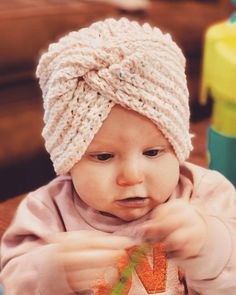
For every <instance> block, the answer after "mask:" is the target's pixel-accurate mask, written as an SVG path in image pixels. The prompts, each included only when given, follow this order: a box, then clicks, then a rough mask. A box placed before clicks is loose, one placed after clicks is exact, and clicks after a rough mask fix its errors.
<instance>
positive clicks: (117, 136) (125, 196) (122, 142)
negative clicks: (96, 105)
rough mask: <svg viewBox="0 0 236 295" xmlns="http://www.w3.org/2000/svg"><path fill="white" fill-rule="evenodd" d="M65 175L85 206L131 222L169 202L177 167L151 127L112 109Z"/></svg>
mask: <svg viewBox="0 0 236 295" xmlns="http://www.w3.org/2000/svg"><path fill="white" fill-rule="evenodd" d="M70 172H71V176H72V180H73V183H74V186H75V189H76V191H77V193H78V195H79V196H80V198H81V199H82V200H83V201H84V202H85V203H87V204H88V205H89V206H91V207H93V208H94V209H96V210H98V211H102V212H106V213H110V214H112V215H115V216H117V217H119V218H121V219H122V220H126V221H131V220H134V219H137V218H140V217H142V216H144V215H145V214H147V213H148V212H149V211H150V210H151V209H153V207H155V206H157V205H158V204H161V203H163V202H165V201H166V200H167V199H168V198H169V196H170V195H171V193H172V192H173V190H174V189H175V187H176V185H177V183H178V180H179V162H178V160H177V158H176V156H175V154H174V152H173V150H172V147H171V145H170V144H169V142H168V141H167V140H166V139H165V137H164V136H163V135H162V133H161V132H160V131H159V130H158V128H157V126H156V125H155V124H154V123H153V122H152V121H150V120H149V119H147V118H146V117H143V116H142V115H140V114H138V113H136V112H134V111H131V110H127V109H124V108H122V107H120V106H115V107H113V108H112V110H111V112H110V114H109V115H108V117H107V119H106V120H105V121H104V123H103V125H102V127H101V128H100V130H99V132H98V133H97V134H96V136H95V137H94V139H93V141H92V143H91V144H90V145H89V147H88V149H87V151H86V153H85V154H84V156H83V158H82V159H81V160H80V161H79V162H78V163H77V164H75V165H74V167H73V168H72V169H71V171H70Z"/></svg>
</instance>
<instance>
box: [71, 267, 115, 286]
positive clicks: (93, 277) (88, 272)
mask: <svg viewBox="0 0 236 295" xmlns="http://www.w3.org/2000/svg"><path fill="white" fill-rule="evenodd" d="M67 277H68V281H69V284H70V285H72V284H73V285H75V284H76V286H77V287H76V289H77V290H86V289H93V288H94V287H95V286H96V285H97V284H99V282H101V281H102V282H104V283H108V284H109V285H115V284H116V283H117V282H118V281H119V277H120V276H119V272H118V270H117V268H115V267H106V268H94V269H90V268H89V269H84V270H81V271H77V272H70V273H68V274H67Z"/></svg>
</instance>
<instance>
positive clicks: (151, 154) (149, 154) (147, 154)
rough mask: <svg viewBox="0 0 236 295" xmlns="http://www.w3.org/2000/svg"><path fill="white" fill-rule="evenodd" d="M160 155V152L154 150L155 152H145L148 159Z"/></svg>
mask: <svg viewBox="0 0 236 295" xmlns="http://www.w3.org/2000/svg"><path fill="white" fill-rule="evenodd" d="M159 153H160V150H158V149H153V150H148V151H145V152H143V155H144V156H148V157H156V156H157V155H158V154H159Z"/></svg>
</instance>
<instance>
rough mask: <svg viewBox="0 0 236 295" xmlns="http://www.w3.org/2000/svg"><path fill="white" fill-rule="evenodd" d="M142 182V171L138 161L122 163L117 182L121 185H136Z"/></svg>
mask: <svg viewBox="0 0 236 295" xmlns="http://www.w3.org/2000/svg"><path fill="white" fill-rule="evenodd" d="M142 182H143V171H142V169H141V167H140V166H139V165H138V163H134V162H132V161H129V162H126V163H124V164H123V165H122V167H121V169H120V171H119V173H118V175H117V184H118V185H121V186H130V185H136V184H140V183H142Z"/></svg>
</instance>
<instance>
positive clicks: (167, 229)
mask: <svg viewBox="0 0 236 295" xmlns="http://www.w3.org/2000/svg"><path fill="white" fill-rule="evenodd" d="M181 225H182V223H181V220H180V219H178V216H177V215H175V214H174V215H170V216H166V218H165V219H163V220H161V221H157V220H150V221H148V222H147V223H145V224H144V225H143V226H142V227H141V232H142V236H143V240H144V241H146V242H150V243H155V242H160V241H162V240H163V239H165V238H166V237H167V236H168V235H170V234H171V233H172V232H174V231H176V230H177V229H178V228H181Z"/></svg>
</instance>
